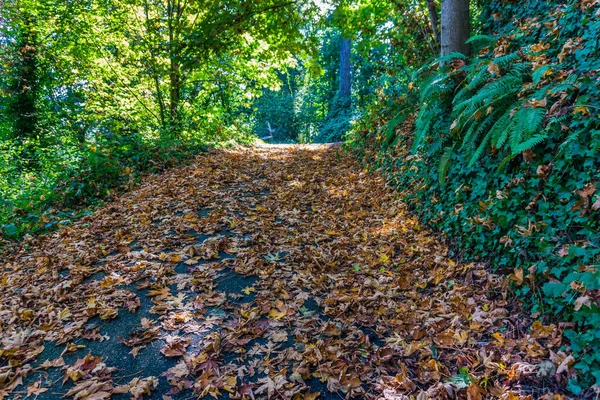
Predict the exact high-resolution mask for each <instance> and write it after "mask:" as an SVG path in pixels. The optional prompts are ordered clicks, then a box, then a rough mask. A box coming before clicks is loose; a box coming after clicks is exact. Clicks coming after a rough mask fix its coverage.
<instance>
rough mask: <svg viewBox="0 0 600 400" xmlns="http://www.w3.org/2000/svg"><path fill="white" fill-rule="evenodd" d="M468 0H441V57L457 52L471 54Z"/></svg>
mask: <svg viewBox="0 0 600 400" xmlns="http://www.w3.org/2000/svg"><path fill="white" fill-rule="evenodd" d="M469 29H470V27H469V0H442V36H441V42H442V56H444V55H447V54H450V53H453V52H459V53H462V54H464V55H466V56H468V55H470V54H471V46H469V45H468V44H467V43H465V42H466V41H467V40H468V39H469Z"/></svg>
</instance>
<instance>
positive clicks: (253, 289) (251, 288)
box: [242, 286, 256, 294]
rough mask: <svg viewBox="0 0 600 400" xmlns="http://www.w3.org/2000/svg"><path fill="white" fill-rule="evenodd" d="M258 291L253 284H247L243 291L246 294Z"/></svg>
mask: <svg viewBox="0 0 600 400" xmlns="http://www.w3.org/2000/svg"><path fill="white" fill-rule="evenodd" d="M254 292H256V289H255V288H253V287H252V286H246V287H245V288H243V289H242V293H244V294H250V293H254Z"/></svg>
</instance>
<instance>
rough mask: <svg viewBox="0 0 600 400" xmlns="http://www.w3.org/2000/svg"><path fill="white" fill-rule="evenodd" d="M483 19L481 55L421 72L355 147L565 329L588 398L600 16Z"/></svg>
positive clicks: (594, 296) (597, 322)
mask: <svg viewBox="0 0 600 400" xmlns="http://www.w3.org/2000/svg"><path fill="white" fill-rule="evenodd" d="M483 17H484V18H489V21H491V22H490V23H489V24H488V26H487V27H486V29H487V30H488V31H489V34H490V36H479V37H475V38H474V39H473V40H472V42H473V45H474V46H475V47H476V50H478V52H477V56H476V57H474V58H473V59H465V58H464V57H461V56H460V55H457V54H454V55H451V56H450V57H448V58H446V59H445V60H439V61H438V62H436V63H434V64H433V65H431V66H430V67H428V68H426V69H424V70H423V71H420V72H419V73H418V74H417V76H416V78H415V82H414V83H413V84H411V85H410V86H411V87H413V89H412V90H408V91H407V92H406V93H404V94H403V96H401V97H400V98H396V99H395V100H396V102H397V103H398V104H399V105H397V106H395V107H392V108H390V109H389V110H386V111H385V112H384V113H383V115H382V114H381V112H380V110H378V108H377V107H373V108H372V109H371V111H370V112H369V113H368V114H367V115H365V116H364V118H363V120H362V121H361V122H360V124H358V125H357V126H355V135H354V136H353V138H352V141H351V143H352V145H353V147H354V148H355V149H356V150H357V152H358V153H359V154H360V155H361V156H362V157H363V159H364V161H365V163H366V164H367V165H368V166H370V167H373V168H380V169H381V170H382V171H383V172H384V173H385V174H386V175H387V177H388V178H389V179H390V181H391V182H393V183H394V184H395V185H396V186H397V187H398V188H399V189H400V190H401V191H402V192H403V193H405V196H406V199H407V201H408V202H409V203H410V204H412V205H413V208H414V211H415V212H416V213H417V214H419V215H420V217H422V218H423V219H424V220H425V221H426V222H428V223H429V224H430V225H431V226H433V227H435V228H437V229H441V230H443V231H444V232H445V233H446V234H447V236H448V237H449V238H450V239H451V240H453V241H455V242H456V248H457V251H459V252H460V253H461V254H457V255H461V256H465V257H467V258H475V259H481V260H487V261H489V262H491V263H492V264H493V265H494V266H495V267H496V268H500V269H502V270H504V271H506V274H507V275H510V277H511V280H512V281H513V284H514V290H515V293H516V294H517V295H518V296H519V297H520V299H521V300H522V301H523V302H524V303H526V304H527V305H528V306H529V307H530V309H531V312H532V314H533V315H534V316H539V318H550V319H552V315H555V316H558V318H559V320H560V321H564V322H566V323H565V324H564V325H562V326H564V335H565V337H566V338H567V339H569V340H568V346H569V348H570V350H571V351H572V352H573V354H574V355H575V357H576V364H575V367H576V369H577V370H578V371H579V374H578V376H577V377H573V379H572V380H571V381H570V382H569V389H570V390H571V391H572V392H573V393H574V394H577V395H578V394H581V391H582V387H585V386H590V385H592V384H597V385H598V384H600V307H599V306H600V269H599V264H600V116H599V115H600V114H599V112H600V109H599V107H598V104H600V85H599V76H598V68H599V65H600V60H599V57H598V55H599V54H600V22H599V17H600V10H599V7H598V5H597V4H596V3H595V2H593V1H583V2H581V1H568V2H566V4H561V5H557V4H556V3H555V4H551V3H550V2H536V1H528V2H527V4H526V5H524V4H522V2H506V1H502V2H501V1H495V2H492V3H490V5H489V6H488V8H487V10H486V12H485V13H484V14H483ZM414 104H420V107H419V108H418V109H415V107H414ZM415 119H416V121H415Z"/></svg>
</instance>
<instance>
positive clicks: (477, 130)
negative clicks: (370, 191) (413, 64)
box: [412, 36, 576, 184]
mask: <svg viewBox="0 0 600 400" xmlns="http://www.w3.org/2000/svg"><path fill="white" fill-rule="evenodd" d="M491 40H492V39H491V38H490V37H487V36H481V37H476V38H473V41H479V42H482V41H483V42H484V43H490V42H491ZM459 59H461V57H460V55H456V54H453V55H449V56H447V57H446V59H445V60H438V61H437V62H436V64H434V65H433V66H432V67H433V69H434V70H435V72H434V73H433V74H431V75H430V76H429V77H427V79H424V80H423V83H422V84H421V86H420V87H421V92H420V93H421V104H422V106H421V109H420V111H419V114H418V116H417V120H416V122H415V134H414V142H413V148H412V150H413V152H419V151H427V152H428V153H429V154H439V157H440V163H439V174H438V175H439V181H440V184H443V183H444V181H445V175H446V174H447V172H448V169H449V163H450V160H451V159H452V154H453V153H454V152H455V151H460V152H461V153H463V154H466V155H467V156H468V157H469V166H470V167H472V166H473V165H474V164H475V163H476V162H477V161H478V160H480V159H481V157H482V156H483V155H484V154H487V153H488V152H489V151H490V150H492V149H497V150H499V151H501V150H506V151H508V153H509V154H508V157H507V160H509V159H511V158H512V157H514V156H516V155H518V154H521V153H523V152H526V151H528V150H532V149H533V148H534V147H536V146H538V145H540V144H542V143H543V142H544V141H546V140H548V138H549V136H550V131H551V130H553V129H556V127H557V126H560V122H557V121H558V119H557V117H556V116H549V115H548V114H549V110H548V108H549V107H548V105H547V99H548V98H550V96H552V95H554V94H558V93H564V91H565V90H567V88H568V87H570V86H571V87H572V86H573V83H574V82H575V81H576V77H575V76H574V77H573V78H571V77H567V78H566V79H564V80H562V81H559V82H552V81H545V80H544V77H545V75H546V74H549V73H551V72H552V69H553V68H558V66H556V65H545V66H542V67H540V68H537V69H535V70H534V68H533V65H532V63H531V62H530V61H528V60H529V59H528V58H527V57H525V56H524V55H523V54H521V53H509V54H506V55H502V56H499V57H480V58H475V59H474V60H472V61H473V62H472V63H471V64H464V65H462V66H461V64H458V65H459V67H458V68H456V65H457V64H456V63H449V62H448V61H450V60H452V61H456V60H459ZM440 65H441V66H440ZM432 67H430V68H432ZM436 68H437V69H436ZM448 115H449V116H450V117H451V118H450V120H451V121H452V122H451V124H446V125H445V123H446V121H447V120H448V118H447V117H448ZM572 140H573V138H567V139H566V140H565V143H569V142H570V141H572ZM563 147H564V146H563Z"/></svg>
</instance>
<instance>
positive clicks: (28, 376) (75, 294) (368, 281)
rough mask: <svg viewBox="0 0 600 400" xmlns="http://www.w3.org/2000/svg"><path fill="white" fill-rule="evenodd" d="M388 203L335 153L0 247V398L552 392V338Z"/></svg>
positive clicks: (242, 168) (171, 188) (258, 155)
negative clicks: (1, 253) (4, 250)
mask: <svg viewBox="0 0 600 400" xmlns="http://www.w3.org/2000/svg"><path fill="white" fill-rule="evenodd" d="M399 197H400V196H399V195H398V194H397V193H394V192H393V191H391V190H389V189H388V188H386V186H385V185H384V183H383V181H382V180H381V179H380V178H379V177H377V176H376V175H372V174H368V173H366V172H363V171H362V170H361V169H360V167H359V166H358V165H357V164H356V162H355V161H353V159H352V157H351V156H350V155H347V154H345V153H343V152H342V151H341V150H340V149H339V148H338V147H332V146H305V147H302V146H290V147H285V146H283V147H263V148H254V149H236V150H227V151H213V152H210V153H208V154H205V155H201V156H199V157H198V158H197V160H196V161H195V162H194V163H193V164H192V165H190V166H188V167H183V168H176V169H171V170H169V171H166V172H165V173H163V174H161V175H159V176H154V177H150V178H148V179H146V180H145V181H144V183H143V184H142V185H140V186H139V187H138V188H136V189H135V190H132V191H131V192H129V193H126V194H125V195H123V196H121V197H119V198H118V199H116V200H115V201H114V202H112V203H109V204H108V205H107V206H105V207H103V208H101V209H99V210H98V211H97V212H96V213H95V214H93V215H91V216H89V217H86V218H85V219H84V220H81V221H79V222H78V223H76V224H74V225H73V226H71V227H67V228H65V229H62V230H60V231H58V232H56V233H54V234H51V235H48V236H45V237H41V238H37V239H33V238H30V239H27V240H26V241H25V242H24V243H23V244H21V245H19V246H16V247H15V248H14V249H11V251H10V252H9V253H8V254H6V256H5V257H4V258H5V260H4V262H3V268H2V272H1V276H0V285H1V291H0V339H1V346H0V398H2V397H4V396H8V397H9V398H13V397H14V398H19V397H25V396H26V395H27V394H30V395H31V396H35V395H37V396H38V398H39V399H51V398H58V397H60V396H63V395H66V396H67V397H74V398H76V399H104V398H109V397H110V396H111V395H113V396H118V397H122V398H128V397H132V398H138V397H141V396H145V397H149V398H157V399H161V398H165V399H168V398H174V399H186V398H197V397H202V396H208V395H212V396H214V397H218V398H245V399H250V398H257V399H258V398H282V399H283V398H294V399H314V398H317V397H318V396H319V393H320V397H319V398H331V399H337V398H343V397H347V396H355V397H359V398H390V399H404V398H407V397H405V396H408V395H417V394H419V393H426V394H424V395H422V397H421V398H435V399H443V398H456V397H458V398H466V397H467V396H468V397H469V398H470V399H480V398H482V397H486V396H487V397H501V396H504V397H503V398H507V399H508V398H511V399H512V398H517V396H519V395H524V394H533V396H534V397H536V398H537V397H539V396H541V395H543V394H546V393H552V390H553V389H555V388H556V386H555V385H556V378H555V377H554V374H555V372H557V374H558V375H556V376H559V377H561V376H562V375H561V374H565V373H567V372H568V364H569V358H567V355H565V354H564V353H562V352H560V351H558V347H559V346H560V345H561V340H562V338H561V334H560V330H559V329H558V328H557V327H555V326H542V325H541V324H539V323H536V324H534V325H533V326H530V325H529V323H528V319H527V318H524V317H523V315H520V314H519V313H518V309H517V308H516V306H515V305H514V303H513V302H512V301H511V300H510V299H511V296H510V294H509V293H510V289H509V288H508V283H507V282H506V281H505V280H504V279H503V278H501V277H500V276H498V275H494V274H492V273H490V272H489V271H486V270H485V269H484V267H483V266H482V265H477V264H464V263H455V262H453V261H452V260H451V259H450V258H448V256H447V249H446V248H445V247H444V245H442V244H441V243H440V242H439V241H438V240H437V239H436V238H435V237H434V236H433V235H432V234H431V233H430V232H428V231H427V230H426V229H424V228H422V226H420V224H419V222H418V221H417V220H416V219H415V218H413V217H412V216H411V215H410V214H409V213H408V212H407V209H406V206H405V205H404V204H403V203H402V202H401V201H400V199H399ZM516 278H517V279H519V277H516ZM544 366H545V367H544ZM556 366H558V371H556ZM543 368H546V369H548V371H546V372H543V371H542V369H543ZM540 371H542V373H540ZM546 377H549V378H546ZM169 396H170V397H169ZM511 396H514V397H511ZM548 396H549V395H548ZM548 398H550V397H548Z"/></svg>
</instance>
